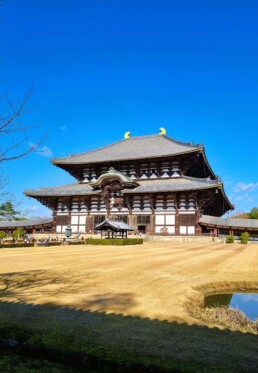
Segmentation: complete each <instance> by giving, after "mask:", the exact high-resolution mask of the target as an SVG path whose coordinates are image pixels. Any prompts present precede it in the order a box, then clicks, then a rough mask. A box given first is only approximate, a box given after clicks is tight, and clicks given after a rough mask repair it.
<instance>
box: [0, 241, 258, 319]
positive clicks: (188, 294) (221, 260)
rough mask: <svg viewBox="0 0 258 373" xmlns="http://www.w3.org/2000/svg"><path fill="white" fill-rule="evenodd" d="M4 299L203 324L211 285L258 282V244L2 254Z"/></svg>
mask: <svg viewBox="0 0 258 373" xmlns="http://www.w3.org/2000/svg"><path fill="white" fill-rule="evenodd" d="M0 274H1V275H0V296H1V298H0V300H1V301H8V302H10V301H19V302H25V303H30V304H41V305H42V304H49V303H51V304H55V305H58V306H68V307H72V308H75V309H84V310H92V311H104V312H106V313H118V314H123V315H133V316H140V317H148V318H150V319H159V320H168V321H177V322H187V323H198V322H197V321H196V320H194V319H193V318H191V317H190V316H189V314H188V312H187V310H186V307H185V304H186V302H187V301H188V300H189V299H191V298H194V297H195V296H197V295H198V290H197V289H198V287H201V286H205V285H206V284H211V283H221V284H222V285H223V284H225V283H232V282H239V283H241V282H246V281H248V282H250V283H253V282H256V283H258V245H251V244H249V245H237V244H231V245H230V244H227V245H226V244H214V243H213V244H189V243H187V244H181V243H145V244H144V245H137V246H135V247H130V246H127V247H126V246H125V247H117V246H114V247H112V246H109V247H106V246H104V247H103V246H90V245H88V246H76V247H75V246H67V247H46V248H38V247H35V248H26V249H20V248H19V249H9V250H8V249H2V250H0Z"/></svg>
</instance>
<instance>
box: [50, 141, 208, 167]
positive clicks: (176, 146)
mask: <svg viewBox="0 0 258 373" xmlns="http://www.w3.org/2000/svg"><path fill="white" fill-rule="evenodd" d="M198 149H202V145H200V144H199V145H194V144H193V143H191V142H190V143H184V142H180V141H176V140H174V139H172V138H171V137H168V136H166V135H149V136H136V137H130V138H127V139H123V140H120V141H117V142H115V143H112V144H109V145H106V146H103V147H100V148H97V149H94V150H90V151H87V152H83V153H78V154H72V155H69V156H67V157H63V158H53V159H52V163H54V164H56V165H62V164H63V165H64V164H87V163H100V162H107V161H121V160H128V159H144V158H157V157H164V156H171V155H176V154H183V153H189V152H193V151H196V150H198Z"/></svg>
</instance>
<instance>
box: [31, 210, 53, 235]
mask: <svg viewBox="0 0 258 373" xmlns="http://www.w3.org/2000/svg"><path fill="white" fill-rule="evenodd" d="M56 226H57V211H56V210H54V211H53V224H52V228H51V233H56ZM33 233H35V229H34V227H33Z"/></svg>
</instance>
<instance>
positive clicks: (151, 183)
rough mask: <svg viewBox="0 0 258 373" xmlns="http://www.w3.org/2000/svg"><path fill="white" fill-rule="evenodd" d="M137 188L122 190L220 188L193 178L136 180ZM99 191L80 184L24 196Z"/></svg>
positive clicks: (207, 181) (69, 194)
mask: <svg viewBox="0 0 258 373" xmlns="http://www.w3.org/2000/svg"><path fill="white" fill-rule="evenodd" d="M137 183H138V184H139V186H138V187H136V188H134V189H124V190H123V191H124V193H126V194H129V193H130V194H135V193H147V192H150V193H152V192H153V193H155V192H170V191H175V192H176V191H183V190H199V189H207V188H215V187H216V186H218V187H219V186H221V183H220V182H219V181H218V180H210V179H197V178H193V177H187V176H184V177H181V178H175V179H157V180H155V179H152V180H139V181H138V180H137ZM98 193H99V190H97V191H94V190H93V189H92V187H91V186H90V185H89V184H88V183H87V184H86V183H82V184H77V183H74V184H68V185H63V186H56V187H48V188H41V189H37V190H26V191H25V194H26V195H27V196H31V197H41V196H42V197H44V196H78V195H91V194H98Z"/></svg>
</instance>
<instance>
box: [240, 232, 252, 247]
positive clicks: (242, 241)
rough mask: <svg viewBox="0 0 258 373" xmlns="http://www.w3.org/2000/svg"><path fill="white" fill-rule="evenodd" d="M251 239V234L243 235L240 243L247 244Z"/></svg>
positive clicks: (245, 233)
mask: <svg viewBox="0 0 258 373" xmlns="http://www.w3.org/2000/svg"><path fill="white" fill-rule="evenodd" d="M249 239H250V234H249V233H248V232H244V233H241V236H240V241H241V243H242V244H245V245H246V244H247V243H248V241H249Z"/></svg>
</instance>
